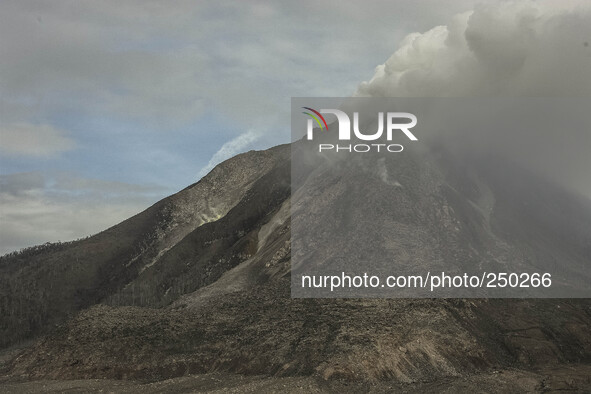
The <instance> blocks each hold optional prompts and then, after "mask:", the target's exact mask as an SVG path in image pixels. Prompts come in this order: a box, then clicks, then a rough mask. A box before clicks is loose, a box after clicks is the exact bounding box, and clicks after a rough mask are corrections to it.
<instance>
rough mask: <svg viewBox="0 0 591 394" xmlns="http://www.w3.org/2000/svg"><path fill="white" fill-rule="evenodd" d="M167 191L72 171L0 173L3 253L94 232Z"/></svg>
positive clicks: (1, 243)
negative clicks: (95, 177)
mask: <svg viewBox="0 0 591 394" xmlns="http://www.w3.org/2000/svg"><path fill="white" fill-rule="evenodd" d="M168 192H169V191H168V190H166V189H164V188H162V187H159V186H157V185H133V184H126V183H121V182H110V181H103V180H98V179H88V178H84V177H80V176H78V175H76V174H74V173H59V172H58V173H53V174H47V173H41V172H30V173H18V174H10V175H0V223H2V225H1V226H0V254H3V253H7V252H10V251H13V250H17V249H20V248H22V247H26V246H31V245H34V244H39V243H44V242H55V241H66V240H72V239H76V238H80V237H83V236H86V235H91V234H95V233H97V232H99V231H102V230H104V229H106V228H108V227H110V226H112V225H113V224H115V223H117V222H119V221H121V220H123V219H126V218H128V217H130V216H132V215H134V214H136V213H138V212H140V211H141V210H143V209H145V207H147V206H148V205H150V204H151V203H154V202H155V201H157V200H158V199H160V198H161V197H162V195H165V194H167V193H168Z"/></svg>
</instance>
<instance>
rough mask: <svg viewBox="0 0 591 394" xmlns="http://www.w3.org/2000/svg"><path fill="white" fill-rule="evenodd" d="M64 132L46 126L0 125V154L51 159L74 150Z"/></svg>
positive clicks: (70, 140)
mask: <svg viewBox="0 0 591 394" xmlns="http://www.w3.org/2000/svg"><path fill="white" fill-rule="evenodd" d="M75 146H76V144H75V143H74V141H73V140H72V139H70V138H69V137H68V135H67V132H66V131H64V130H60V129H57V128H55V127H52V126H50V125H46V124H39V125H37V124H30V123H13V124H8V125H0V152H1V153H2V154H5V155H21V156H31V157H45V158H47V157H52V156H55V155H58V154H60V153H63V152H66V151H69V150H71V149H74V147H75Z"/></svg>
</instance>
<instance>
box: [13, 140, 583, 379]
mask: <svg viewBox="0 0 591 394" xmlns="http://www.w3.org/2000/svg"><path fill="white" fill-rule="evenodd" d="M429 155H430V157H431V159H429V160H427V161H425V162H421V161H420V158H419V157H418V156H417V157H414V158H410V157H407V160H406V161H404V160H400V161H396V160H397V159H393V160H394V161H392V162H385V163H376V166H375V167H368V168H367V171H366V172H365V173H364V174H363V176H364V177H365V179H366V180H367V179H370V180H371V177H374V178H375V185H376V187H375V188H373V189H371V190H364V192H365V193H367V194H368V198H369V199H373V200H376V201H378V200H379V201H382V200H384V199H391V200H393V202H395V203H396V204H393V206H396V207H397V208H396V209H397V210H396V211H395V212H393V213H392V214H391V216H392V217H393V218H394V219H395V220H393V221H392V223H393V224H392V225H393V226H395V225H396V223H398V224H397V225H398V226H401V227H403V226H406V227H405V229H406V230H407V231H408V229H411V231H410V233H409V234H410V235H409V237H411V238H408V240H409V241H408V242H407V243H411V241H412V242H417V241H416V240H417V239H419V238H412V236H413V232H416V233H420V234H423V235H429V236H425V237H422V238H420V239H423V240H424V242H425V243H424V244H423V245H421V244H418V245H415V247H416V250H417V251H420V250H422V249H424V250H425V251H426V252H424V255H421V254H419V257H417V256H414V257H413V259H415V260H416V261H415V263H417V264H420V257H421V256H422V258H430V257H431V256H430V254H433V255H435V257H439V255H441V254H444V255H445V256H444V257H445V258H447V259H451V260H452V261H453V259H458V258H461V259H462V261H463V260H466V261H465V262H466V263H469V261H470V258H471V257H473V256H478V257H479V258H480V257H481V256H490V258H492V259H494V258H498V259H499V260H500V261H506V260H507V259H511V258H512V257H516V258H520V259H522V260H523V261H524V262H527V261H528V260H531V259H536V258H538V257H539V258H543V259H544V261H552V260H551V259H555V260H556V261H561V260H563V259H567V260H568V262H569V265H570V266H571V267H575V268H576V269H580V267H586V264H588V263H589V261H590V255H589V253H590V250H591V249H590V245H591V242H590V241H591V237H590V232H589V231H590V229H591V209H590V208H589V203H588V202H587V201H585V200H584V199H578V198H576V197H573V196H571V195H569V194H568V193H566V192H563V191H561V190H560V189H558V188H557V187H556V186H553V185H551V184H547V183H544V182H542V181H541V180H539V179H536V178H535V177H533V176H530V175H527V174H524V173H520V172H518V171H516V170H515V169H513V170H512V171H511V172H507V171H506V170H505V169H503V168H502V167H500V166H499V167H496V168H491V167H490V162H486V163H484V164H486V165H483V164H482V163H478V162H476V161H471V162H469V165H467V163H466V162H463V161H461V160H457V159H452V158H451V157H450V155H447V154H444V153H443V152H441V151H438V153H433V152H431V153H429ZM289 158H290V147H289V146H283V147H277V148H273V149H271V150H269V151H266V152H251V153H248V154H245V155H242V156H239V157H237V158H234V159H232V160H235V161H234V162H233V161H232V160H230V161H229V162H226V163H224V164H222V165H221V166H220V167H219V168H222V169H223V168H229V167H228V166H229V165H230V163H236V165H235V167H234V168H233V169H232V170H228V172H221V171H220V170H219V169H217V170H214V172H212V174H210V175H208V177H207V178H205V179H204V180H203V181H201V182H200V183H198V184H197V185H194V186H193V187H192V188H195V189H197V190H200V189H199V187H200V186H199V185H200V184H205V181H207V182H210V183H209V184H210V185H216V186H215V187H213V186H212V187H210V188H208V189H203V192H206V193H207V195H199V194H195V196H196V198H194V199H193V198H188V197H187V198H186V199H184V200H182V201H184V203H183V204H181V206H183V207H184V208H185V209H187V212H189V211H191V209H190V206H191V204H195V205H197V204H201V205H199V206H201V207H207V204H206V201H209V204H210V205H209V207H210V208H208V209H210V210H208V211H207V212H208V213H207V215H209V216H208V217H211V216H215V215H216V214H218V215H220V218H218V219H216V218H213V219H209V220H210V221H209V222H208V223H205V224H203V222H205V221H206V219H205V218H203V217H202V216H200V214H197V213H194V212H191V213H187V214H180V213H178V210H179V209H178V208H174V205H170V200H164V201H165V202H167V203H164V202H161V203H158V204H156V205H155V207H159V208H158V212H161V211H162V209H163V208H162V207H163V206H169V207H170V210H169V211H167V212H168V216H167V217H176V218H187V217H190V218H191V219H187V220H186V221H183V220H181V219H176V220H175V221H173V222H174V223H177V224H176V225H166V226H157V227H156V228H158V229H162V232H161V233H160V234H161V236H160V237H159V238H158V237H157V238H156V239H157V241H154V242H153V243H151V244H150V245H152V247H151V248H147V249H146V250H148V251H149V252H144V253H143V254H142V255H141V256H146V257H145V258H144V257H140V258H138V259H136V260H134V259H133V257H131V258H122V259H119V260H118V259H116V258H112V259H110V260H108V261H107V262H104V263H101V264H105V265H100V264H99V266H100V267H110V271H109V275H105V276H102V277H101V280H102V281H101V282H92V283H93V284H94V285H95V286H97V287H96V289H97V290H96V291H97V292H98V293H96V294H94V297H93V298H87V301H86V304H84V305H76V306H74V305H71V304H67V307H68V309H65V310H64V311H60V313H61V316H62V317H63V316H65V315H66V313H69V312H71V311H74V310H75V309H76V308H84V307H87V306H90V305H91V304H93V303H100V305H95V306H92V307H89V308H86V309H85V310H83V311H82V312H80V313H78V314H77V315H75V316H74V317H72V318H71V319H69V320H68V321H67V322H66V323H64V324H63V325H61V326H60V327H59V328H57V329H56V330H53V331H52V332H51V333H50V334H49V335H47V336H45V337H43V338H41V339H40V340H39V341H38V342H36V343H35V344H34V345H33V346H31V347H30V348H28V349H26V350H25V351H24V352H23V353H22V354H20V355H19V356H18V357H16V358H15V359H14V360H12V361H11V362H10V363H9V365H8V366H7V371H6V374H7V376H8V377H9V379H17V378H33V379H40V378H52V379H72V378H141V379H153V380H157V379H166V378H172V377H177V376H183V375H187V374H194V373H208V372H215V371H226V372H233V373H243V374H265V375H272V376H290V375H312V376H316V377H318V378H321V379H327V380H329V381H335V380H344V381H355V382H376V381H395V382H397V383H404V382H406V383H413V382H414V383H416V382H428V381H434V380H437V379H451V378H454V377H455V378H457V377H466V376H471V375H472V374H477V373H492V372H493V371H499V370H508V369H521V370H536V371H538V372H536V373H537V374H539V376H538V375H536V376H538V377H539V382H540V384H543V382H544V381H545V378H544V376H545V375H544V374H545V373H546V372H544V371H545V370H547V369H548V368H554V367H557V366H565V365H568V368H567V369H569V370H570V371H572V373H571V374H570V375H569V374H567V375H568V376H569V377H568V379H570V380H569V381H570V382H571V383H572V385H571V386H572V387H575V388H581V387H588V385H591V382H589V379H588V378H585V376H586V375H585V372H578V371H588V368H587V369H585V368H586V367H585V368H583V367H581V366H580V365H581V364H586V365H588V364H589V363H590V362H591V335H590V334H589V332H590V328H591V309H590V308H591V305H590V303H589V301H588V300H571V301H569V300H483V299H475V300H432V299H426V300H412V299H398V300H375V299H368V300H356V299H351V300H342V299H331V300H328V299H292V298H290V259H291V245H290V239H291V230H292V228H291V220H290V206H291V204H292V203H294V201H292V200H291V199H290V161H289ZM405 163H406V164H405ZM326 165H328V164H326ZM323 166H324V164H321V165H318V164H317V163H310V165H309V166H308V167H307V168H305V169H303V171H301V172H299V173H300V174H303V179H302V183H303V184H306V185H308V186H313V185H314V182H317V183H318V184H319V185H320V184H321V182H319V181H320V180H322V177H320V178H319V177H318V174H321V173H322V172H323V171H326V170H328V169H327V168H326V167H324V168H323ZM384 170H386V171H387V174H386V177H384ZM216 171H218V172H216ZM233 171H236V172H237V173H234V172H233ZM526 175H527V176H526ZM359 176H360V174H359V173H355V172H351V174H350V177H347V178H342V179H334V180H332V181H331V182H325V183H324V184H323V186H322V187H319V188H317V189H315V191H316V195H315V196H314V197H315V198H313V199H310V200H309V201H308V202H309V205H308V208H309V209H310V210H311V211H314V210H315V209H319V206H320V205H323V204H324V205H325V206H326V207H328V208H332V209H335V206H334V204H335V201H338V199H336V200H335V199H331V198H336V197H338V196H339V193H351V192H355V186H354V181H355V179H357V177H359ZM245 178H248V179H245ZM324 179H325V180H326V178H324ZM378 181H379V182H378ZM378 185H379V186H378ZM399 185H402V186H403V188H404V189H402V190H404V191H401V188H400V186H399ZM187 190H190V189H187ZM187 190H185V191H183V192H181V194H182V193H186V191H187ZM227 190H234V194H232V196H233V197H232V198H230V199H228V196H225V194H224V193H226V191H227ZM313 190H314V189H313ZM294 192H295V194H294V195H295V196H296V197H295V198H296V199H297V198H304V199H305V198H306V196H308V194H304V195H302V196H299V197H298V194H297V190H296V191H294ZM357 192H360V191H357ZM209 193H212V194H209ZM215 193H217V194H215ZM405 193H408V194H405ZM212 195H214V196H218V197H215V198H212V197H209V198H208V196H212ZM219 196H224V197H219ZM322 196H324V197H322ZM409 196H412V197H414V199H411V198H409ZM173 198H174V197H173ZM219 198H222V199H226V200H224V201H227V202H226V203H225V204H226V205H225V206H226V207H227V209H225V212H224V210H223V209H220V210H218V211H215V212H216V213H212V211H211V207H219V206H220V205H219V203H218V202H217V199H219ZM177 201H179V200H177ZM232 201H235V202H234V203H232ZM411 201H418V202H417V204H418V205H413V204H411ZM167 204H168V205H167ZM524 204H525V205H524ZM151 209H156V208H154V207H152V208H151ZM201 209H203V208H201ZM149 211H150V210H148V211H146V212H149ZM142 215H143V216H142ZM352 215H353V216H352V220H361V219H362V218H361V217H356V216H354V215H355V212H354V210H353V211H352ZM144 216H147V214H146V213H143V214H141V215H139V217H140V218H141V217H144ZM136 218H137V217H135V218H132V219H131V220H130V221H131V223H135V222H134V219H135V220H138V219H136ZM145 220H146V221H147V219H145ZM179 223H183V224H179ZM148 224H149V225H151V226H148V225H146V226H147V227H148V228H151V229H154V223H153V222H149V221H148ZM328 224H329V225H330V223H328ZM360 224H361V225H363V223H360ZM134 225H136V224H134ZM124 226H129V227H127V228H129V229H130V230H134V229H135V228H131V224H129V223H127V222H124V223H122V224H121V225H119V226H116V227H115V228H114V229H117V231H123V229H126V227H124ZM136 226H137V225H136ZM177 228H178V229H179V230H175V229H177ZM181 229H182V230H181ZM393 230H394V231H395V230H396V229H395V228H393ZM111 231H114V230H113V229H111ZM153 231H154V230H153ZM175 231H177V233H176V235H174V232H175ZM442 234H443V235H442ZM99 236H101V234H99V235H98V236H97V237H99ZM102 236H104V235H102ZM126 236H127V237H130V238H129V239H132V240H135V239H137V238H142V239H145V238H143V237H139V236H138V234H136V233H133V234H126ZM122 237H123V235H121V236H120V237H119V242H122V243H124V241H125V240H126V239H127V238H125V239H124V238H122ZM433 237H434V238H433ZM91 239H92V238H91ZM113 239H114V238H113ZM165 240H170V241H168V242H167V241H165ZM88 241H89V240H87V241H84V242H88ZM95 242H96V241H95ZM427 243H428V244H427ZM133 245H135V244H133ZM159 245H162V246H159ZM77 247H78V248H79V247H81V246H80V245H79V244H76V245H73V246H67V247H65V248H64V250H63V251H60V252H59V253H61V255H60V256H65V257H67V256H70V255H68V254H66V253H72V252H71V250H72V249H74V250H75V248H77ZM103 247H106V245H105V244H103ZM126 247H127V248H128V249H131V247H132V246H130V245H126ZM390 247H391V248H392V249H393V250H396V244H391V245H390ZM128 249H125V250H128ZM102 253H106V252H102ZM130 255H131V253H130ZM51 256H53V255H52V254H49V255H47V254H41V255H40V256H38V257H36V258H35V259H30V260H28V261H27V263H26V264H27V265H26V267H28V268H27V269H29V270H30V271H32V272H36V271H35V270H41V269H42V266H43V264H41V262H44V261H52V260H51V259H52V258H53V257H51ZM154 256H159V257H158V258H157V259H155V260H154ZM549 256H550V257H549ZM320 258H321V257H320ZM413 261H414V260H413ZM520 261H521V260H520ZM130 262H131V263H130ZM136 262H137V263H136ZM16 264H18V263H17V262H16V261H12V262H10V263H7V262H4V263H3V265H2V269H8V268H10V269H12V270H13V271H14V272H20V271H17V270H16V268H15V267H16ZM68 264H74V263H72V262H71V261H70V262H68ZM84 264H97V262H96V260H95V261H94V262H91V261H86V262H85V263H84ZM6 267H8V268H6ZM113 267H115V268H113ZM124 267H131V268H124ZM23 269H24V268H23ZM97 269H98V268H97ZM102 269H103V270H104V269H105V268H102ZM128 270H131V272H132V273H131V274H128V275H129V276H127V277H125V279H120V276H117V275H116V274H117V273H126V272H128ZM121 275H122V274H121ZM15 278H17V280H21V281H22V280H23V279H21V277H20V276H15ZM93 278H95V277H93ZM71 283H72V284H71V285H70V286H72V287H74V284H73V283H74V282H71ZM82 283H83V282H82ZM3 286H5V285H3ZM3 289H7V287H3ZM4 291H6V290H4ZM47 291H48V292H51V289H49V290H47ZM59 291H61V290H59ZM59 291H58V292H59ZM76 291H77V290H74V291H71V292H70V293H68V295H69V296H72V297H75V296H76V294H79V293H77V292H76ZM17 294H18V293H17ZM61 296H62V297H63V294H62V295H61ZM53 297H57V296H53ZM15 327H18V326H17V325H15V326H11V327H9V328H8V332H9V333H10V334H11V335H14V330H15ZM11 330H12V331H11ZM568 379H567V380H568ZM585 379H586V380H585ZM546 381H547V380H546ZM563 383H564V382H563V381H561V383H560V384H563ZM509 384H510V382H509ZM536 384H538V383H536ZM565 384H566V386H564V385H563V386H561V387H563V388H564V387H567V388H568V384H569V383H568V381H567V383H565ZM586 385H587V386H586ZM572 387H571V388H572Z"/></svg>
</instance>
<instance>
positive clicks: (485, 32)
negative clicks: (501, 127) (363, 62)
mask: <svg viewBox="0 0 591 394" xmlns="http://www.w3.org/2000/svg"><path fill="white" fill-rule="evenodd" d="M590 94H591V4H590V3H589V2H582V1H578V2H558V1H552V2H532V1H520V2H494V3H488V4H482V5H480V6H477V7H476V8H475V9H474V10H473V11H470V12H466V13H463V14H460V15H457V16H455V17H454V18H453V19H452V20H451V21H450V22H449V23H448V24H447V25H446V26H437V27H435V28H433V29H431V30H429V31H427V32H425V33H413V34H410V35H408V36H406V38H405V39H404V40H403V41H402V43H401V45H400V47H399V49H398V50H397V51H396V52H395V53H394V54H393V55H392V56H391V57H390V58H389V59H388V60H387V61H386V62H385V63H384V64H382V65H380V66H378V67H377V69H376V72H375V75H374V76H373V78H372V79H371V80H370V81H369V82H363V83H362V84H360V85H359V87H358V90H357V93H356V95H357V96H375V97H385V96H390V97H409V96H411V97H448V96H480V97H481V96H589V95H590Z"/></svg>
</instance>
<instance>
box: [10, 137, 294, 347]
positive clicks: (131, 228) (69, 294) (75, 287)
mask: <svg viewBox="0 0 591 394" xmlns="http://www.w3.org/2000/svg"><path fill="white" fill-rule="evenodd" d="M288 154H289V148H288V147H285V146H280V147H277V148H274V149H271V150H268V151H262V152H250V153H247V154H242V155H238V156H236V157H234V158H232V159H230V160H227V161H225V162H224V163H222V164H220V165H219V166H217V167H216V168H215V169H213V170H212V171H211V173H209V174H208V175H207V176H205V177H204V178H203V179H201V180H200V181H199V182H197V183H196V184H194V185H191V186H189V187H187V188H186V189H184V190H182V191H180V192H178V193H176V194H174V195H172V196H170V197H168V198H165V199H163V200H161V201H159V202H158V203H156V204H154V205H153V206H152V207H150V208H148V209H146V210H145V211H144V212H142V213H139V214H137V215H135V216H133V217H132V218H130V219H128V220H126V221H124V222H122V223H120V224H118V225H116V226H113V227H111V228H110V229H108V230H105V231H103V232H101V233H99V234H97V235H95V236H93V237H90V238H88V239H84V240H80V241H75V242H70V243H66V244H61V245H46V246H44V247H40V248H32V249H29V250H25V251H24V252H21V253H13V254H10V255H5V256H3V257H1V258H0V348H1V347H5V346H9V345H11V344H14V343H15V342H18V341H20V340H23V339H26V338H29V337H31V336H32V335H36V334H37V333H39V332H43V331H45V330H46V329H47V328H49V327H52V326H53V325H54V324H58V323H61V322H63V321H64V319H66V318H68V316H70V315H71V314H73V313H75V312H77V311H78V310H80V309H83V308H86V307H88V306H91V305H93V304H96V303H98V302H115V303H118V302H119V303H126V304H129V305H134V304H136V303H142V302H145V300H144V297H147V296H146V291H145V288H143V290H144V291H141V290H140V288H141V285H135V283H136V279H137V278H138V277H139V276H142V275H144V276H145V275H147V274H148V273H149V272H150V271H151V270H152V269H153V268H152V267H154V266H158V262H159V261H160V260H162V259H163V258H164V256H165V255H166V253H167V252H168V251H169V250H170V249H171V248H173V247H174V246H175V245H177V244H178V243H179V242H181V240H183V238H185V236H187V234H189V233H191V232H192V231H193V230H195V229H196V228H198V227H200V226H202V225H204V224H207V223H212V222H219V220H220V219H221V218H223V217H224V216H225V215H226V214H227V213H228V212H229V211H230V210H231V209H232V208H233V207H235V206H236V205H237V204H238V203H239V202H241V201H243V200H244V198H245V196H246V195H247V194H248V192H249V190H250V188H251V187H252V185H253V184H254V183H255V182H256V181H257V180H258V179H259V178H261V177H262V176H264V175H265V174H267V173H268V172H270V171H273V170H274V169H275V168H276V167H277V165H278V163H279V162H284V161H286V160H287V157H288ZM89 220H92V218H89ZM204 280H207V279H204ZM187 289H189V290H192V289H191V287H190V286H189V287H187ZM153 290H156V288H154V289H153ZM175 291H176V289H175ZM158 294H159V293H158Z"/></svg>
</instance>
